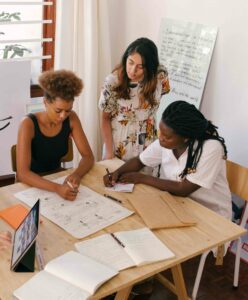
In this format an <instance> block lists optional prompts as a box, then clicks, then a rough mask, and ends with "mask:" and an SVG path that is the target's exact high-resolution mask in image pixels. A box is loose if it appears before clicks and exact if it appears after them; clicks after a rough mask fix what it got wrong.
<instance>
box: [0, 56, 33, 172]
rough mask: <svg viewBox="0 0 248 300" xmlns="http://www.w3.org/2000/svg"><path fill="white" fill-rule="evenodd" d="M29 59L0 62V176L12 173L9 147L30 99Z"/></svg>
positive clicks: (15, 139)
mask: <svg viewBox="0 0 248 300" xmlns="http://www.w3.org/2000/svg"><path fill="white" fill-rule="evenodd" d="M30 74H31V63H30V61H1V62H0V176H2V175H6V174H11V173H13V171H12V169H11V155H10V148H11V146H12V145H13V144H16V142H17V131H18V127H19V123H20V121H21V119H22V118H23V117H24V115H25V112H26V104H27V103H28V102H29V101H30Z"/></svg>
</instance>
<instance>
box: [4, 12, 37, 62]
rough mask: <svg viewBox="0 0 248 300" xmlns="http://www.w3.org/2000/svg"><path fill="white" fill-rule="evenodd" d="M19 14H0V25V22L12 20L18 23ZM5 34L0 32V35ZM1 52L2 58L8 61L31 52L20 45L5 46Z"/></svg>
mask: <svg viewBox="0 0 248 300" xmlns="http://www.w3.org/2000/svg"><path fill="white" fill-rule="evenodd" d="M20 15H21V13H19V12H15V13H11V14H10V13H8V12H4V11H3V12H1V13H0V24H1V22H11V21H12V20H17V21H20V20H21V18H20ZM3 34H5V33H4V32H0V35H3ZM0 50H1V51H3V55H2V58H3V59H8V58H14V57H16V56H19V57H23V56H24V54H25V52H27V53H31V52H32V51H31V50H30V49H28V48H26V47H24V46H22V45H19V44H13V45H6V46H5V47H4V48H3V49H0Z"/></svg>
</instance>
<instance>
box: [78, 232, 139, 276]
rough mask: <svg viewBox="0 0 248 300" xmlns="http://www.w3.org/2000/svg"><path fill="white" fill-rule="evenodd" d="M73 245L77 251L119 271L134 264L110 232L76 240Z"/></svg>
mask: <svg viewBox="0 0 248 300" xmlns="http://www.w3.org/2000/svg"><path fill="white" fill-rule="evenodd" d="M75 247H76V249H77V250H78V252H80V253H82V254H84V255H87V256H89V257H90V258H92V259H95V260H97V261H99V262H101V263H103V264H105V265H107V266H110V267H112V268H114V269H116V270H119V271H120V270H124V269H126V268H130V267H132V266H134V265H135V263H134V261H133V260H132V259H131V257H130V256H129V255H128V254H127V253H126V252H125V250H124V249H123V247H122V246H120V245H119V244H118V243H117V242H116V241H115V240H114V239H113V238H112V237H111V235H110V234H102V235H100V236H98V237H96V238H92V239H89V240H86V241H82V242H78V243H76V244H75Z"/></svg>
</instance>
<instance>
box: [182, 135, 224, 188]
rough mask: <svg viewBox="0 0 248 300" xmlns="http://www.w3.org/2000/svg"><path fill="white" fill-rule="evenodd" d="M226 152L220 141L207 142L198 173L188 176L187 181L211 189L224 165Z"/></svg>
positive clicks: (198, 166) (197, 169)
mask: <svg viewBox="0 0 248 300" xmlns="http://www.w3.org/2000/svg"><path fill="white" fill-rule="evenodd" d="M223 155H224V150H223V146H222V145H221V143H220V142H219V141H216V140H207V141H206V142H205V143H204V145H203V151H202V155H201V157H200V161H199V162H198V165H197V168H196V172H195V173H191V174H188V175H187V176H186V179H187V180H188V181H190V182H192V183H195V184H197V185H199V186H201V187H204V188H207V189H210V188H211V187H212V185H213V183H214V182H215V181H216V177H217V176H218V174H219V172H220V169H221V166H222V164H223Z"/></svg>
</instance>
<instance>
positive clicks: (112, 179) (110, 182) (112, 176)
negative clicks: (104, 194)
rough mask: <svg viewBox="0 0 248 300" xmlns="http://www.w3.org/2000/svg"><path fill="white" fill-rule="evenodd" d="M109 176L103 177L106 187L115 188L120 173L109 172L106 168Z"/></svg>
mask: <svg viewBox="0 0 248 300" xmlns="http://www.w3.org/2000/svg"><path fill="white" fill-rule="evenodd" d="M106 172H107V174H106V175H104V176H103V182H104V185H105V186H108V187H111V186H114V185H115V184H116V182H117V180H118V172H116V171H115V172H112V173H110V172H109V169H108V168H106Z"/></svg>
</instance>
